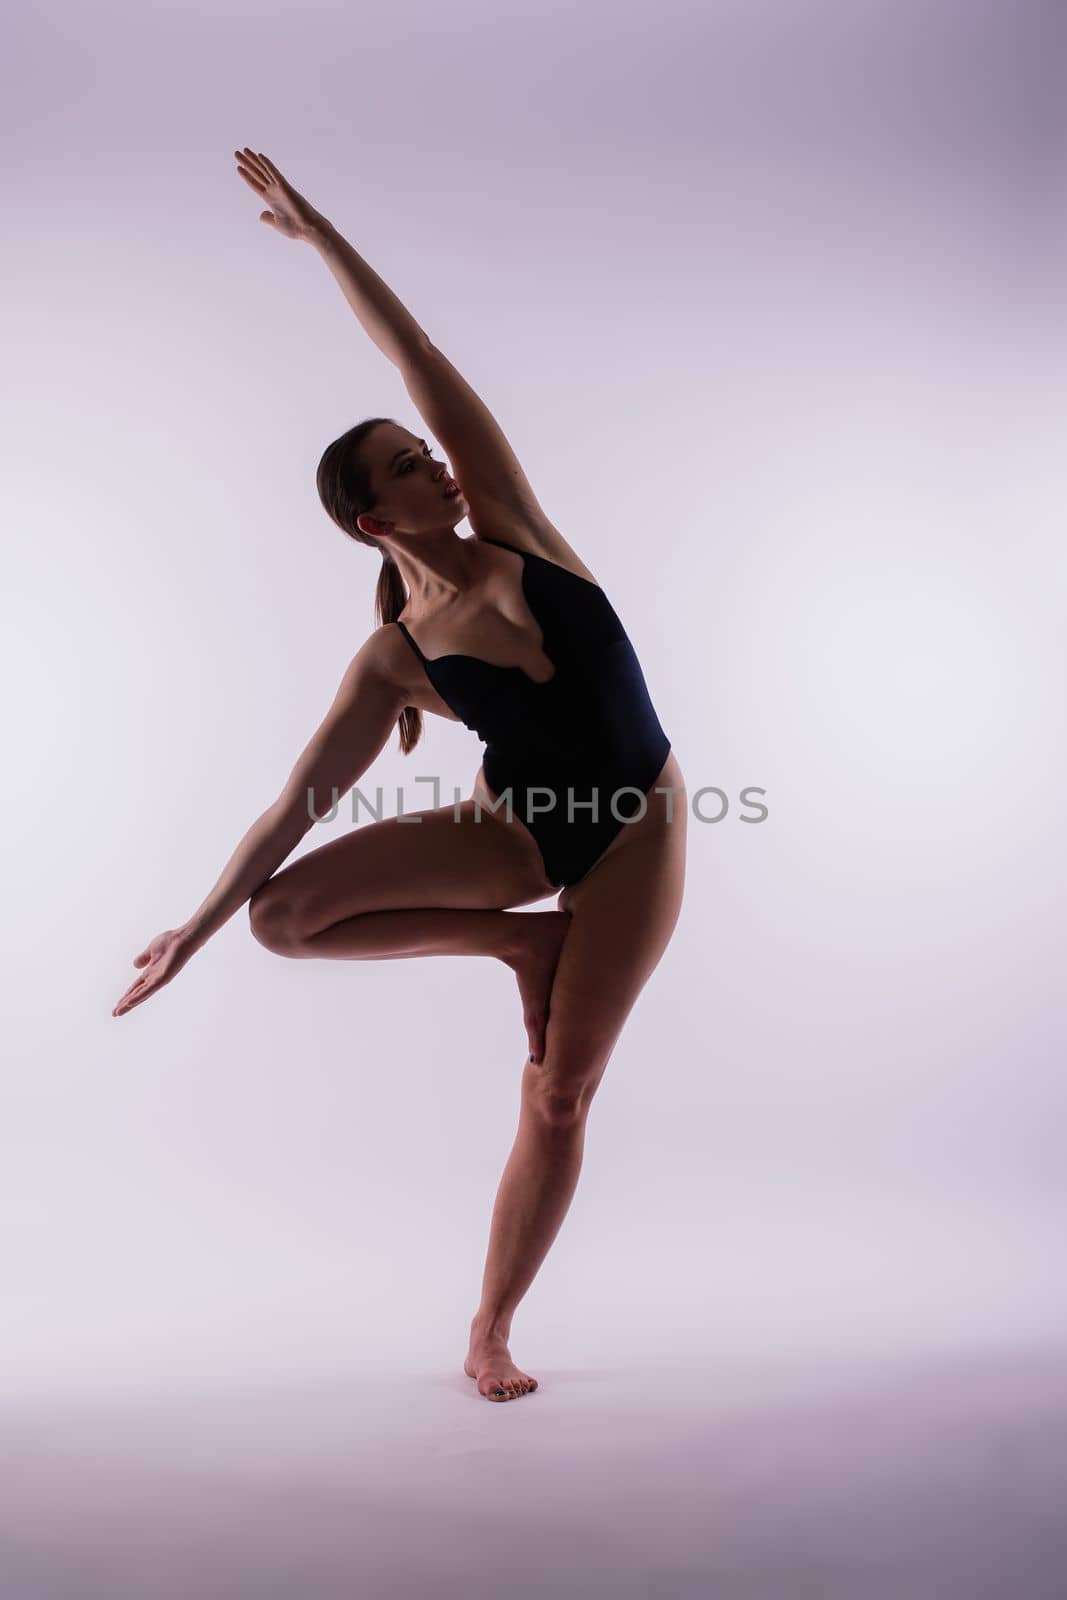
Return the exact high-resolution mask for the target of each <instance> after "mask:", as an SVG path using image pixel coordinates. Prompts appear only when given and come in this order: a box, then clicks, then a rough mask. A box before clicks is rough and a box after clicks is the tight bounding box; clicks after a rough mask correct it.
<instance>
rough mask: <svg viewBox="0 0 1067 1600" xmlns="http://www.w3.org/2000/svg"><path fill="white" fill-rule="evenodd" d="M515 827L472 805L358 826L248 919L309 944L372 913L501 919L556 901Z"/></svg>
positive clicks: (265, 895) (270, 886) (285, 875)
mask: <svg viewBox="0 0 1067 1600" xmlns="http://www.w3.org/2000/svg"><path fill="white" fill-rule="evenodd" d="M555 892H556V891H555V889H554V887H553V885H552V884H551V883H549V882H548V880H547V878H546V877H545V875H544V867H543V865H542V863H541V860H540V856H539V854H538V852H537V847H536V845H535V844H534V843H533V840H532V839H531V838H530V836H529V834H527V833H526V832H525V830H522V832H520V831H519V825H517V824H515V823H508V822H506V821H504V820H502V819H501V818H500V817H494V816H493V815H492V814H491V813H487V812H486V811H485V810H484V809H482V810H481V813H480V815H479V810H478V807H477V806H476V804H475V802H474V801H473V799H466V800H463V801H461V802H459V804H458V805H448V806H438V807H433V808H431V809H429V810H425V811H414V812H409V813H407V814H406V816H405V817H403V818H401V817H387V818H384V819H383V820H382V821H381V822H369V823H363V824H361V825H360V826H359V827H356V828H353V829H352V830H351V832H349V833H346V834H344V835H342V836H341V837H340V838H338V839H331V840H330V841H329V842H328V843H327V844H322V845H319V847H318V849H317V850H309V851H308V852H307V854H306V855H303V856H300V857H299V859H298V860H296V861H293V862H291V863H290V864H289V865H288V866H286V867H283V868H282V869H281V870H280V871H278V872H276V873H275V874H274V876H273V877H272V878H269V879H268V880H267V882H266V883H265V884H263V885H262V887H261V888H259V889H257V890H256V892H255V894H254V895H253V896H252V901H251V906H250V909H251V910H252V911H254V912H256V913H258V914H261V915H266V916H270V915H273V914H275V913H280V914H283V915H284V917H285V919H286V922H287V924H290V925H292V924H293V923H295V924H296V925H297V926H299V928H300V930H301V931H302V932H304V933H308V934H313V933H316V932H319V931H321V930H322V929H323V928H328V927H332V926H333V924H334V923H335V922H342V921H344V920H345V918H347V917H355V916H361V915H363V914H364V913H366V912H370V911H395V910H405V909H408V908H410V907H416V906H438V907H450V908H453V909H468V910H490V909H497V910H504V909H506V908H507V907H509V906H519V905H528V904H529V903H530V902H531V901H533V900H541V899H544V898H545V897H546V896H548V895H552V894H555Z"/></svg>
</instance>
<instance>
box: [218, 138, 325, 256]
mask: <svg viewBox="0 0 1067 1600" xmlns="http://www.w3.org/2000/svg"><path fill="white" fill-rule="evenodd" d="M234 156H235V157H236V160H237V170H238V172H239V173H240V174H241V176H242V178H243V179H244V180H245V182H246V183H247V184H248V186H249V188H251V189H254V190H255V191H256V193H257V194H258V195H259V196H260V198H261V199H262V200H265V201H266V202H267V204H268V205H269V206H270V210H269V211H261V212H260V214H259V220H260V222H267V223H269V224H270V226H271V227H272V228H274V229H275V230H276V231H277V232H278V233H284V235H285V237H286V238H287V239H304V240H312V239H315V238H317V237H318V236H319V235H321V234H322V232H323V231H324V230H325V229H326V228H328V227H329V226H330V224H329V223H328V222H327V220H326V218H325V217H324V216H323V215H322V213H321V212H320V211H316V210H315V207H314V206H313V205H311V203H310V202H309V201H307V200H305V199H304V196H303V195H302V194H297V192H296V190H295V189H294V188H292V186H291V185H290V184H288V183H287V182H286V181H285V179H284V178H283V177H282V175H281V173H280V172H279V171H278V168H277V167H276V166H275V165H274V162H273V161H269V160H268V159H267V157H266V156H265V155H264V154H263V152H262V151H260V152H259V154H258V155H253V153H252V151H251V150H249V148H248V146H247V145H246V146H245V148H244V149H243V150H235V151H234Z"/></svg>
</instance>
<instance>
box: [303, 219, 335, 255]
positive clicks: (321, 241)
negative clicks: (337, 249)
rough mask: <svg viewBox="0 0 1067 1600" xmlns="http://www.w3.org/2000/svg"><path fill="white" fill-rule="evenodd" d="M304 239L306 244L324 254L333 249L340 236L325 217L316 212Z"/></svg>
mask: <svg viewBox="0 0 1067 1600" xmlns="http://www.w3.org/2000/svg"><path fill="white" fill-rule="evenodd" d="M305 237H306V239H307V242H308V244H310V245H314V247H315V249H316V250H319V251H321V252H322V253H323V254H326V253H327V252H328V251H329V250H332V249H333V248H334V246H335V245H336V244H337V242H338V240H339V239H340V237H341V236H340V234H339V233H338V232H337V229H336V228H335V227H334V225H333V223H332V222H330V220H329V219H328V218H327V217H323V216H320V215H319V213H318V212H316V213H315V217H314V219H313V220H312V222H311V224H310V225H309V227H308V230H307V234H306V235H305Z"/></svg>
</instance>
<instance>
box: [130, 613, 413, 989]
mask: <svg viewBox="0 0 1067 1600" xmlns="http://www.w3.org/2000/svg"><path fill="white" fill-rule="evenodd" d="M387 648H388V646H387V645H386V629H385V628H384V627H383V628H378V629H377V630H376V631H375V632H374V633H372V634H371V635H370V637H369V638H368V639H367V640H366V641H365V643H364V644H363V645H362V647H361V648H360V650H359V651H358V652H357V653H356V655H355V656H354V657H353V658H352V661H351V662H350V664H349V666H348V669H347V671H346V672H345V675H344V677H343V678H342V680H341V685H340V687H339V688H338V690H337V693H336V695H335V696H334V699H333V704H332V705H331V706H330V709H329V711H328V712H327V713H326V716H325V717H324V718H323V720H322V722H321V723H320V725H319V727H318V728H317V729H316V731H315V733H314V734H313V735H312V737H311V739H310V740H309V742H308V744H307V745H306V747H305V749H304V750H303V752H302V753H301V755H300V756H299V757H298V759H297V761H296V764H295V766H294V767H293V770H292V772H291V773H290V775H289V778H288V780H287V781H286V783H285V785H284V787H283V788H282V791H281V793H280V794H279V796H278V798H277V799H276V800H275V801H274V803H273V804H272V805H270V806H268V807H267V810H266V811H264V812H263V814H262V816H259V817H257V818H256V820H255V822H253V824H252V826H251V827H250V828H249V829H248V831H247V833H246V834H245V835H244V837H243V838H242V839H241V841H240V843H239V844H238V846H237V848H236V849H235V850H234V852H233V855H232V856H231V857H230V859H229V861H228V862H227V863H226V865H225V867H223V869H222V873H221V874H220V876H219V879H218V882H217V883H216V884H215V886H214V888H213V889H212V890H211V892H210V893H209V894H208V896H207V898H206V899H205V900H204V901H203V902H202V904H201V905H200V906H199V907H198V908H197V910H196V911H194V912H193V915H192V916H191V917H190V918H189V919H188V921H187V922H184V923H183V924H182V925H181V927H179V928H168V929H167V930H166V931H165V932H164V933H161V934H158V935H157V936H156V938H155V939H153V940H152V941H151V942H150V943H149V944H148V945H147V946H146V947H145V949H144V950H142V951H141V953H140V955H138V956H136V957H135V958H134V963H133V964H134V966H135V967H142V968H143V969H144V970H143V971H142V973H141V975H140V977H139V978H137V979H135V980H134V982H133V983H132V984H131V985H130V987H129V989H128V990H127V991H126V993H125V994H124V995H123V996H122V999H121V1000H120V1001H119V1002H118V1004H117V1005H116V1006H115V1007H114V1009H113V1011H112V1013H111V1014H112V1016H116V1017H119V1016H122V1015H123V1013H124V1012H126V1011H129V1010H130V1009H131V1008H132V1007H133V1006H136V1005H139V1004H140V1003H141V1001H142V1000H146V999H147V998H148V996H149V995H150V994H152V993H154V992H155V990H156V989H158V988H160V987H162V985H163V984H165V983H169V982H170V980H171V978H173V977H175V976H176V974H177V973H178V972H180V971H181V969H182V967H183V966H184V965H185V963H186V962H187V961H188V960H189V958H190V957H191V956H192V955H194V954H195V953H196V951H197V950H199V949H200V948H201V946H202V945H205V944H206V943H207V941H208V940H209V939H210V938H211V936H212V934H213V933H217V932H218V930H219V928H221V927H222V925H223V923H225V922H228V921H229V919H230V917H232V916H233V913H234V912H235V911H237V910H238V909H239V907H241V906H243V905H244V904H245V902H246V901H248V900H250V899H251V897H252V895H253V894H254V893H255V891H256V890H257V889H258V888H259V887H260V885H261V884H264V883H266V881H267V879H268V878H269V877H270V876H271V875H272V873H273V872H274V871H275V870H276V869H277V868H278V867H279V866H280V865H281V864H282V862H283V861H284V860H285V859H286V857H287V856H288V855H289V854H290V853H291V852H292V851H293V850H294V849H295V848H296V846H297V845H298V844H299V843H300V840H301V839H302V838H303V837H304V835H305V834H306V833H307V831H308V829H309V828H310V827H311V825H312V823H313V822H314V821H315V820H316V818H319V817H325V816H328V815H329V813H330V811H331V809H332V807H333V804H334V802H335V800H339V799H340V797H341V796H342V795H343V794H347V793H348V791H349V789H351V787H352V785H353V784H354V783H356V782H357V781H358V779H359V778H360V777H361V776H362V774H363V773H364V772H366V770H367V768H368V767H369V766H370V765H371V763H372V762H373V761H374V760H375V758H376V757H377V756H378V755H379V754H380V753H381V751H382V748H383V747H384V745H385V742H386V740H387V739H388V737H389V734H390V733H391V731H392V729H393V727H394V726H395V724H396V721H397V718H398V717H399V716H400V713H401V711H402V710H403V708H404V705H405V704H406V701H407V696H406V694H405V693H404V691H403V689H402V688H401V687H400V686H399V685H398V684H397V683H396V682H395V680H394V679H393V678H392V677H391V675H390V673H389V671H388V668H387V666H386V661H385V651H386V649H387Z"/></svg>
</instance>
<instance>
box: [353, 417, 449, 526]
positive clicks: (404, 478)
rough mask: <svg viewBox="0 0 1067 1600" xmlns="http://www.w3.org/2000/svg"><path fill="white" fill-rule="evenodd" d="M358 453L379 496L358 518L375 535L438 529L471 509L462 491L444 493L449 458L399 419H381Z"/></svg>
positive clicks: (359, 523)
mask: <svg viewBox="0 0 1067 1600" xmlns="http://www.w3.org/2000/svg"><path fill="white" fill-rule="evenodd" d="M361 453H362V456H363V459H364V461H365V462H366V463H367V466H368V468H369V470H370V481H371V487H372V489H374V490H375V492H376V493H377V496H378V504H377V506H376V507H375V509H374V510H373V511H365V512H363V513H362V514H361V515H360V516H359V517H358V518H357V522H358V525H359V527H360V528H362V530H363V532H364V533H369V534H371V535H372V536H373V537H374V538H381V537H382V536H383V535H385V536H386V537H388V535H389V534H391V533H439V532H441V531H442V530H443V529H448V528H454V527H455V525H456V523H457V522H460V521H462V519H463V518H464V517H465V516H466V515H467V512H468V511H469V510H470V507H469V506H468V504H467V502H466V500H465V499H464V498H463V493H462V491H460V493H459V494H454V495H452V496H450V497H447V498H446V496H445V490H446V489H447V488H448V487H449V485H450V484H452V483H454V482H455V479H454V478H453V477H452V475H451V473H450V472H449V469H448V463H447V462H446V461H445V460H443V458H442V457H441V456H439V455H438V454H437V453H436V451H434V450H433V449H432V448H431V447H430V445H429V443H428V441H426V440H424V439H422V438H421V437H420V435H418V434H415V433H411V432H409V430H408V429H407V428H402V427H400V425H399V424H398V423H394V422H382V423H379V425H378V426H377V427H376V428H372V429H371V431H370V433H369V434H367V436H366V438H365V439H364V441H363V447H362V452H361Z"/></svg>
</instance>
